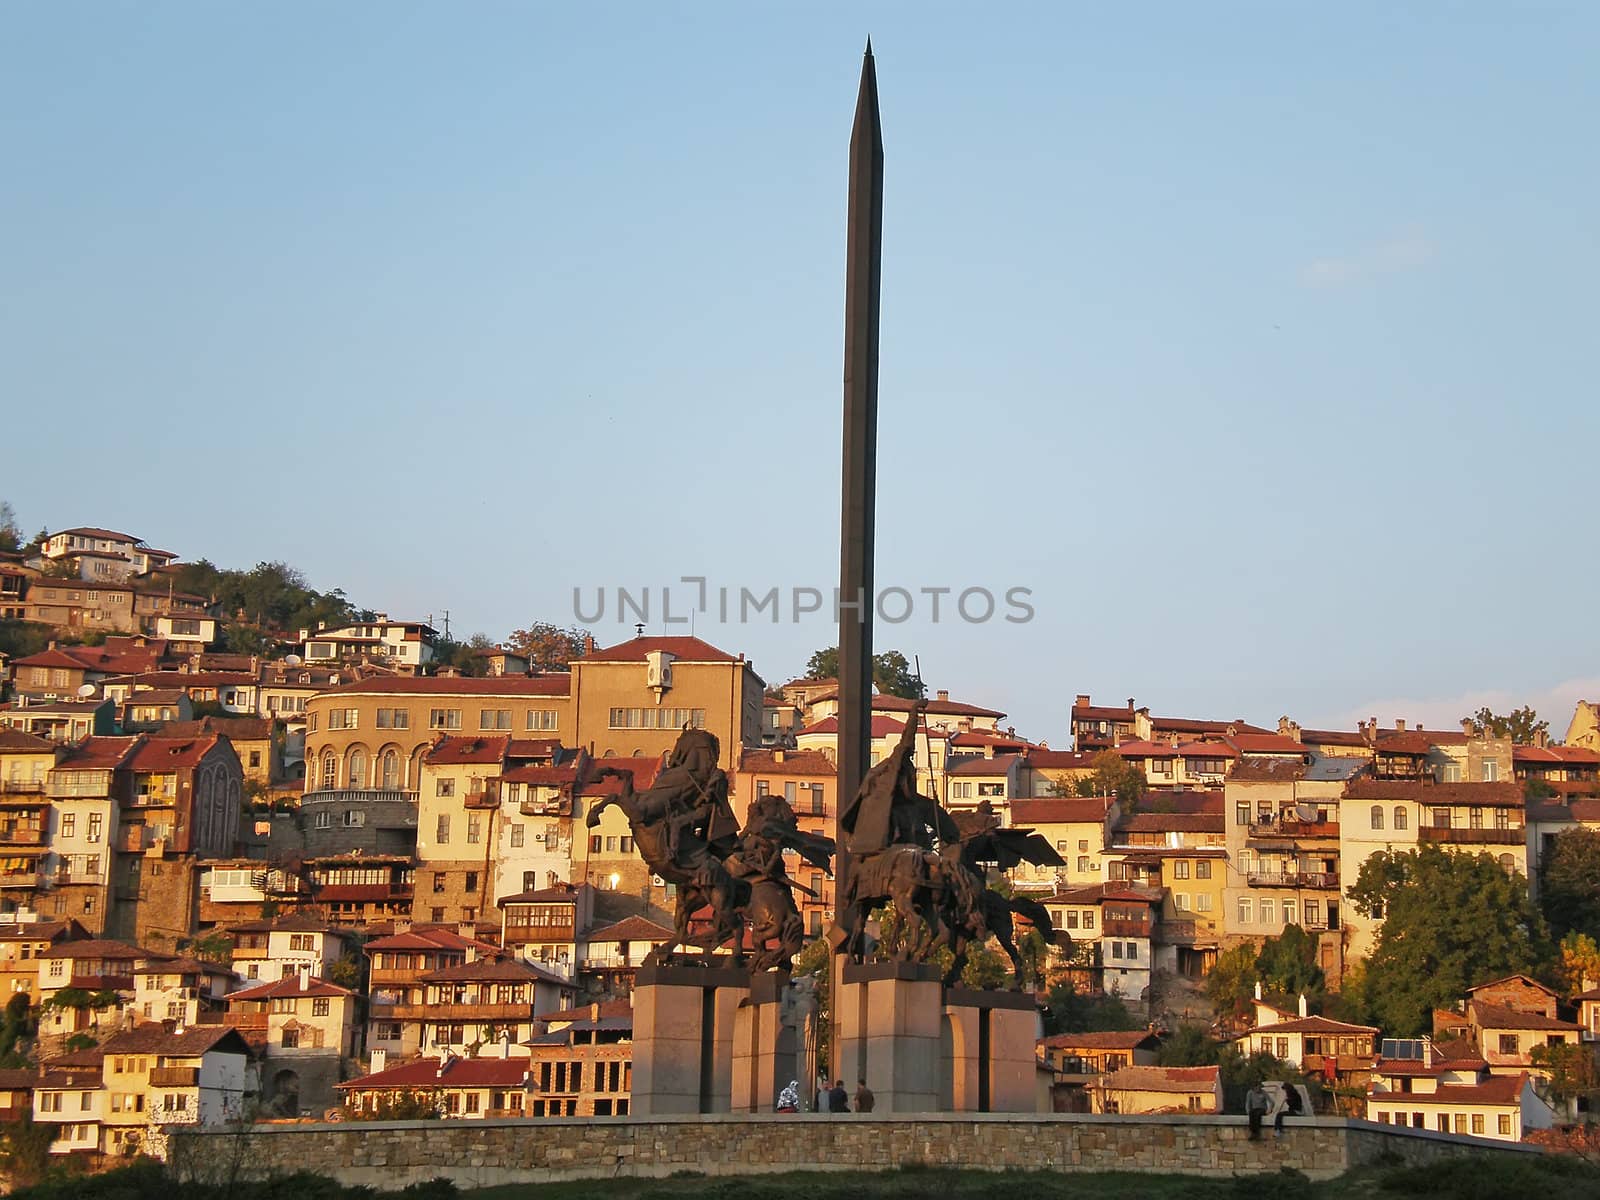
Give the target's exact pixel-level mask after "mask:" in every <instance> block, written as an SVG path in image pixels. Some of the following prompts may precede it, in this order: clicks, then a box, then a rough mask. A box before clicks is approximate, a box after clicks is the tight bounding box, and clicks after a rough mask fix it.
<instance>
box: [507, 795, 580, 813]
mask: <svg viewBox="0 0 1600 1200" xmlns="http://www.w3.org/2000/svg"><path fill="white" fill-rule="evenodd" d="M517 811H518V812H520V813H521V814H522V815H523V816H525V817H561V816H566V815H567V813H568V812H569V809H568V807H567V801H566V800H564V799H562V798H561V797H560V796H557V797H555V798H553V799H550V800H524V801H523V802H522V803H521V804H520V805H518V807H517Z"/></svg>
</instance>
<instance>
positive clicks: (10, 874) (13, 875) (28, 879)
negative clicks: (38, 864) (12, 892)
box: [0, 871, 45, 888]
mask: <svg viewBox="0 0 1600 1200" xmlns="http://www.w3.org/2000/svg"><path fill="white" fill-rule="evenodd" d="M44 880H45V877H44V876H43V875H41V874H40V873H39V872H38V871H0V888H37V887H43V886H44Z"/></svg>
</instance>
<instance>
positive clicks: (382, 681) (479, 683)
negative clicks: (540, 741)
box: [322, 674, 572, 697]
mask: <svg viewBox="0 0 1600 1200" xmlns="http://www.w3.org/2000/svg"><path fill="white" fill-rule="evenodd" d="M571 683H572V676H570V675H566V674H560V675H486V676H484V677H483V678H481V679H475V678H472V677H469V676H466V675H456V676H449V675H447V676H438V675H376V676H373V677H372V678H371V679H355V680H352V681H350V682H349V683H341V684H339V685H338V686H337V687H331V688H327V689H325V690H324V691H323V692H322V695H325V696H336V695H351V694H360V693H371V694H373V695H382V696H404V695H410V696H509V697H518V696H565V695H567V693H568V689H569V688H570V687H571Z"/></svg>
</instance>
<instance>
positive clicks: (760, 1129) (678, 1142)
mask: <svg viewBox="0 0 1600 1200" xmlns="http://www.w3.org/2000/svg"><path fill="white" fill-rule="evenodd" d="M1247 1133H1248V1129H1247V1126H1246V1123H1245V1119H1244V1118H1243V1117H1228V1116H1089V1115H1083V1114H1076V1113H1053V1114H1047V1115H1041V1116H1019V1115H1012V1114H1000V1113H993V1114H991V1113H983V1114H979V1113H968V1114H936V1115H923V1116H918V1115H905V1116H893V1117H882V1118H878V1117H861V1116H843V1117H830V1116H825V1115H804V1116H796V1115H778V1114H763V1115H759V1116H709V1117H706V1116H702V1117H655V1118H636V1117H617V1118H595V1119H583V1120H578V1119H571V1118H545V1119H535V1120H515V1121H392V1122H360V1123H352V1124H337V1125H312V1124H306V1125H280V1126H266V1127H257V1128H255V1129H252V1130H251V1131H249V1132H245V1133H236V1132H229V1131H222V1130H204V1129H193V1128H190V1129H186V1130H184V1131H183V1132H181V1133H180V1134H178V1136H176V1137H175V1138H174V1139H173V1142H174V1144H173V1147H172V1153H171V1161H172V1166H173V1169H174V1171H176V1172H177V1173H178V1174H179V1176H180V1177H183V1178H200V1179H207V1178H210V1179H215V1178H222V1177H228V1176H230V1175H236V1174H238V1175H243V1176H245V1177H265V1176H271V1175H282V1174H288V1173H291V1172H294V1171H312V1172H315V1173H317V1174H319V1175H327V1176H331V1177H333V1178H335V1179H338V1180H339V1181H341V1182H343V1183H346V1184H370V1185H374V1186H379V1187H387V1188H398V1187H403V1186H405V1185H406V1184H409V1183H415V1182H419V1181H422V1180H427V1179H433V1178H437V1177H439V1176H445V1177H448V1178H450V1179H453V1180H455V1182H456V1183H458V1184H460V1185H461V1186H463V1187H491V1186H495V1185H498V1184H505V1183H518V1182H539V1181H551V1180H562V1179H593V1178H606V1177H612V1176H618V1175H626V1176H664V1175H670V1174H672V1173H673V1172H675V1171H699V1172H703V1173H704V1174H707V1175H753V1174H761V1173H767V1172H776V1171H798V1170H830V1169H834V1170H857V1169H861V1170H886V1169H890V1168H895V1167H900V1166H902V1165H904V1164H906V1163H920V1164H926V1165H929V1166H936V1167H962V1168H977V1169H983V1170H1003V1169H1005V1168H1008V1167H1011V1168H1021V1169H1038V1168H1049V1169H1053V1170H1060V1171H1109V1170H1120V1171H1164V1172H1181V1173H1184V1174H1189V1175H1202V1176H1228V1175H1233V1174H1236V1173H1248V1172H1258V1171H1276V1170H1278V1169H1279V1168H1280V1167H1293V1168H1294V1169H1296V1170H1299V1171H1304V1172H1305V1173H1306V1174H1307V1175H1309V1176H1311V1177H1312V1178H1314V1179H1328V1178H1331V1177H1333V1176H1336V1175H1341V1174H1343V1173H1344V1172H1345V1171H1346V1170H1348V1169H1349V1168H1351V1167H1355V1166H1360V1165H1363V1164H1368V1163H1373V1162H1377V1161H1383V1160H1392V1159H1395V1158H1398V1159H1399V1160H1401V1161H1405V1162H1411V1163H1419V1162H1430V1161H1433V1160H1436V1159H1438V1158H1442V1157H1446V1156H1450V1155H1457V1154H1529V1153H1539V1151H1538V1150H1537V1149H1536V1148H1534V1147H1531V1146H1522V1145H1517V1144H1515V1143H1507V1142H1495V1141H1489V1140H1485V1139H1482V1138H1460V1137H1452V1136H1449V1135H1447V1134H1439V1133H1431V1132H1428V1131H1426V1130H1419V1129H1405V1128H1401V1127H1398V1126H1392V1125H1376V1124H1371V1123H1369V1122H1366V1121H1345V1120H1339V1119H1333V1118H1313V1119H1308V1120H1302V1121H1291V1122H1290V1124H1289V1125H1288V1126H1287V1127H1286V1129H1285V1130H1284V1136H1283V1138H1282V1140H1281V1141H1280V1140H1276V1139H1274V1138H1273V1136H1272V1131H1271V1129H1270V1127H1269V1128H1268V1129H1267V1130H1266V1131H1265V1132H1264V1134H1263V1138H1262V1140H1261V1141H1259V1142H1251V1141H1250V1140H1249V1139H1248V1137H1247Z"/></svg>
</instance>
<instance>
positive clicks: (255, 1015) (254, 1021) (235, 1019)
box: [222, 1012, 267, 1029]
mask: <svg viewBox="0 0 1600 1200" xmlns="http://www.w3.org/2000/svg"><path fill="white" fill-rule="evenodd" d="M222 1023H223V1024H224V1025H226V1026H227V1027H228V1028H229V1029H265V1028H266V1027H267V1014H266V1013H264V1012H230V1013H226V1014H224V1016H223V1018H222Z"/></svg>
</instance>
